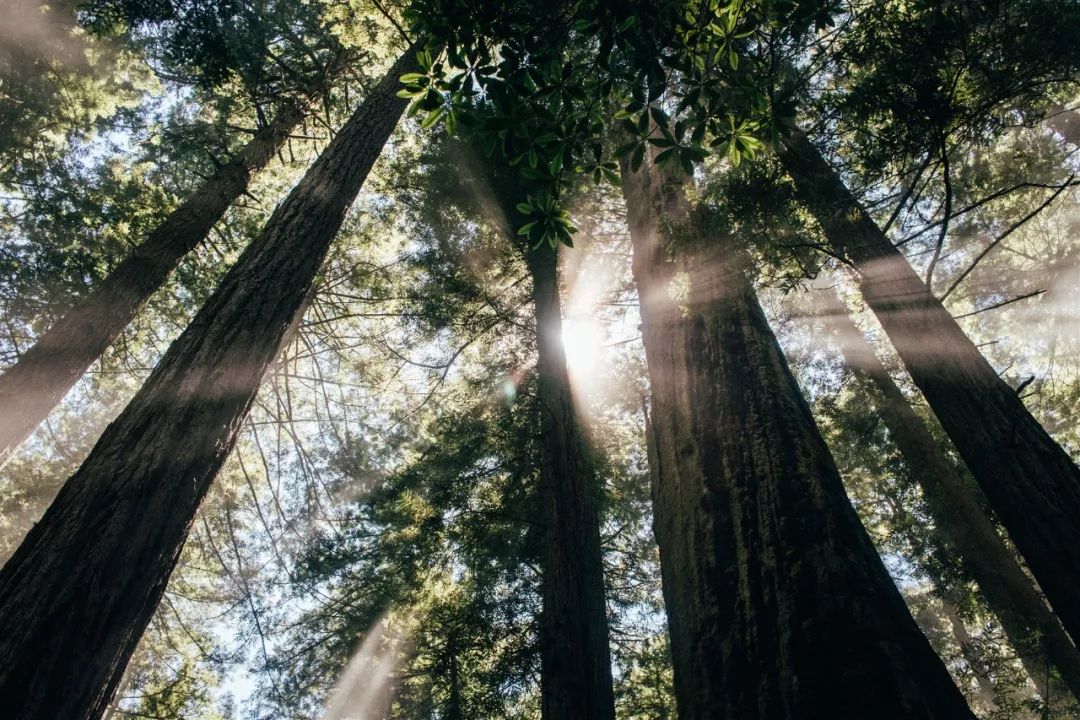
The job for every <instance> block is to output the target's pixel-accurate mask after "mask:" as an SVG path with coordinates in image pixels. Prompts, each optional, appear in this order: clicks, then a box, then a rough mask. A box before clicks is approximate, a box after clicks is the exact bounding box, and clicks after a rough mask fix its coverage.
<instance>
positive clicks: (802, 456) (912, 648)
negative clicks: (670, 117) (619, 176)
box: [623, 165, 972, 720]
mask: <svg viewBox="0 0 1080 720" xmlns="http://www.w3.org/2000/svg"><path fill="white" fill-rule="evenodd" d="M658 182H659V181H658V179H655V177H654V176H653V173H652V172H649V171H648V170H643V171H642V172H639V173H631V172H629V169H628V168H627V167H625V165H624V168H623V186H624V194H625V196H626V203H627V209H628V216H629V225H630V230H631V238H632V240H633V245H634V257H633V272H634V278H635V281H636V283H637V286H638V292H639V295H640V298H641V315H642V336H643V340H644V344H645V352H646V357H647V360H648V366H649V378H650V383H651V387H652V415H651V418H650V431H651V437H650V438H649V446H650V448H649V449H650V456H651V457H650V471H651V474H652V478H653V503H654V509H655V524H654V529H655V532H656V539H657V543H658V545H659V547H660V560H661V573H662V580H663V591H664V600H665V604H666V607H667V613H668V622H669V632H670V637H671V649H672V656H673V661H674V670H675V695H676V698H677V701H678V712H679V717H680V719H681V720H698V719H702V720H704V719H706V718H707V719H708V720H724V719H730V720H781V719H784V720H787V719H791V720H794V719H795V718H799V719H801V720H807V719H811V718H815V719H816V718H864V717H865V718H870V717H873V718H897V719H899V718H905V719H911V718H940V719H944V718H950V719H951V718H970V717H972V715H971V713H970V710H969V709H968V708H967V706H966V704H965V702H964V699H963V697H962V696H961V694H960V692H959V690H957V688H956V687H955V685H953V683H952V680H951V679H950V677H949V675H948V673H947V672H946V670H945V667H944V666H943V664H942V663H941V660H940V659H939V658H938V657H937V656H936V655H935V654H934V651H933V650H932V648H931V647H930V644H929V642H928V641H927V640H926V638H925V637H924V636H923V635H922V634H921V633H920V631H919V629H918V627H917V626H916V624H915V622H914V620H913V619H912V618H911V615H910V614H909V612H908V610H907V607H906V606H905V604H904V601H903V599H902V598H901V597H900V594H899V592H898V591H897V589H896V587H895V586H894V585H893V583H892V581H891V579H890V578H889V576H888V574H887V572H886V570H885V567H884V565H883V564H882V562H881V559H880V558H879V557H878V555H877V553H876V551H875V550H874V547H873V545H872V544H871V543H870V540H869V538H868V536H867V535H866V532H865V531H864V530H863V528H862V526H861V525H860V523H859V520H858V518H857V517H856V515H855V512H854V509H853V508H852V507H851V504H850V502H849V501H848V499H847V497H846V495H845V493H844V489H843V485H842V483H841V481H840V477H839V474H838V472H837V470H836V467H835V464H834V463H833V461H832V458H831V456H830V455H829V452H828V450H827V448H826V447H825V444H824V441H823V439H822V437H821V435H820V433H819V432H818V430H817V427H816V425H815V424H814V421H813V418H812V417H811V415H810V411H809V408H808V406H807V405H806V402H805V401H804V400H803V398H802V395H801V393H800V391H799V389H798V387H797V386H796V385H795V381H794V378H793V377H792V375H791V373H790V371H789V369H788V367H787V364H786V363H785V361H784V358H783V355H782V354H781V352H780V348H779V346H778V345H777V342H776V339H775V337H774V336H773V334H772V331H771V330H770V328H769V326H768V323H767V321H766V319H765V317H764V314H763V313H762V310H761V308H760V306H759V305H758V302H757V298H756V297H755V295H754V291H753V288H752V286H751V284H750V282H749V281H748V279H747V278H746V276H745V274H744V273H743V272H742V268H741V267H740V265H739V263H738V261H736V260H735V258H737V257H738V253H737V252H736V251H734V250H733V249H731V248H727V247H724V244H725V242H724V241H723V240H722V239H720V237H718V236H717V235H716V234H712V233H710V234H709V236H708V237H705V236H703V234H702V233H701V232H700V231H698V230H696V229H694V227H693V225H694V223H693V222H692V221H691V222H689V223H687V222H686V218H687V217H688V215H689V211H688V210H687V207H686V199H685V196H684V195H683V193H682V191H681V190H680V189H679V188H678V187H677V186H668V187H667V188H665V189H664V192H663V197H661V198H660V199H658V196H659V195H660V192H659V191H660V188H659V186H658V185H657V184H656V183H658ZM665 220H672V221H674V222H676V223H677V224H679V226H680V230H679V231H680V232H681V233H683V234H684V235H688V236H689V237H684V235H679V239H678V243H679V244H678V253H677V255H676V256H675V257H674V258H673V257H671V256H670V255H669V250H668V249H667V248H665V246H664V243H663V242H662V241H661V237H660V233H659V232H658V226H659V225H660V224H661V223H663V222H664V221H665ZM727 244H730V243H727ZM673 281H674V285H673ZM672 287H682V288H688V291H686V292H685V294H684V295H683V296H682V297H681V299H680V301H679V302H678V303H676V301H675V300H673V299H672V296H671V294H670V292H669V290H670V289H671V288H672Z"/></svg>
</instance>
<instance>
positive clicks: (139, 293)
mask: <svg viewBox="0 0 1080 720" xmlns="http://www.w3.org/2000/svg"><path fill="white" fill-rule="evenodd" d="M303 117H304V109H303V107H302V105H301V104H300V103H299V102H292V101H290V102H288V103H286V104H284V105H282V107H281V108H280V110H279V111H278V113H277V116H276V117H275V118H274V119H273V120H272V121H271V122H270V123H269V124H268V125H266V126H265V127H262V128H260V129H259V130H258V131H257V132H256V133H255V135H254V136H253V137H252V138H251V140H250V141H248V143H247V145H245V146H244V148H243V149H242V150H241V151H240V152H239V153H238V154H237V155H236V156H235V157H234V158H232V159H231V160H230V161H229V162H227V163H225V164H224V165H222V166H221V167H219V168H218V169H217V171H216V172H214V174H213V175H211V176H210V178H209V179H207V180H206V182H204V183H203V184H202V185H200V186H199V187H198V188H197V189H196V190H195V191H194V192H193V193H192V194H191V196H190V197H188V198H187V199H186V200H185V201H184V202H183V203H182V204H181V205H180V206H179V207H178V208H176V210H174V211H172V212H171V213H169V215H168V217H166V218H165V219H164V220H163V221H162V222H161V224H160V225H158V226H157V227H156V228H155V229H154V230H153V231H152V232H151V233H150V235H149V236H147V238H146V240H145V241H144V242H143V243H141V244H140V245H139V246H138V247H136V248H135V250H133V251H132V253H131V254H130V255H128V256H127V257H126V258H124V259H123V260H122V261H120V263H119V264H118V265H117V266H116V267H115V268H114V269H113V270H112V272H110V273H109V274H108V276H107V277H106V278H105V279H104V280H102V281H101V283H100V284H99V285H97V286H96V287H95V288H93V289H92V290H91V291H90V293H89V294H87V295H86V296H84V297H82V298H79V299H78V300H77V301H76V302H75V304H74V305H73V306H72V307H71V309H70V310H68V311H67V312H66V313H65V314H64V315H63V316H62V317H61V318H60V319H59V320H57V321H56V322H55V323H54V324H53V325H52V327H50V328H49V329H48V330H47V331H46V332H44V333H43V334H42V335H41V336H40V337H39V338H38V339H37V341H36V342H35V343H34V345H33V347H31V348H30V349H29V350H27V351H26V352H25V353H23V354H22V356H21V357H20V358H19V360H18V362H16V363H15V364H14V365H12V366H11V367H10V368H8V369H7V370H6V371H5V372H4V374H3V375H0V465H3V464H4V463H5V462H6V461H7V459H8V458H9V457H11V454H12V453H13V452H14V451H15V450H16V449H17V448H18V447H19V445H20V444H22V442H23V441H24V440H26V438H27V437H29V436H30V434H31V433H32V432H33V431H34V429H35V428H36V427H37V426H38V425H40V424H41V422H42V421H43V420H44V419H45V417H46V416H47V415H48V414H49V413H50V412H51V411H52V409H53V408H55V407H56V406H57V405H58V404H59V403H60V401H61V400H63V398H64V395H66V394H67V392H68V390H70V389H71V387H72V385H74V384H75V383H76V382H78V380H79V378H80V377H82V375H83V373H85V372H86V370H87V369H88V368H89V367H90V366H91V365H93V364H94V362H95V361H96V360H97V359H98V358H99V357H101V354H102V353H103V352H105V350H106V349H107V348H108V347H109V345H111V344H112V342H113V340H115V339H116V336H117V335H119V334H120V332H121V331H123V329H124V328H125V327H127V325H128V323H130V322H131V320H132V319H133V318H134V317H135V315H136V314H137V313H138V312H139V310H140V309H141V308H142V306H143V305H144V304H145V303H146V301H147V299H148V298H149V297H150V296H151V295H153V294H154V292H155V291H157V289H158V288H160V287H161V285H162V283H164V282H165V279H166V278H167V277H168V276H169V274H170V273H171V272H172V271H173V270H174V269H175V268H176V266H177V265H179V264H180V261H181V260H182V259H183V257H184V256H185V255H187V254H188V253H189V252H191V251H192V250H194V249H195V247H197V246H198V245H199V244H200V243H201V242H202V241H203V240H204V239H205V238H206V236H207V234H208V233H209V232H210V229H211V228H212V227H213V226H214V224H215V223H216V222H217V221H218V220H220V219H221V217H222V216H223V215H224V214H225V211H226V210H227V209H228V207H229V206H230V205H231V204H232V203H233V202H234V201H235V200H236V199H237V198H238V197H240V195H242V194H243V193H244V192H245V191H246V190H247V188H248V184H249V183H250V181H251V178H252V176H254V174H255V173H256V172H258V171H259V170H260V169H262V168H263V167H265V166H266V164H267V163H268V162H269V161H270V159H271V158H272V157H273V156H274V154H275V153H277V151H278V150H279V149H280V148H281V146H282V144H283V143H284V142H285V140H286V138H287V137H288V136H289V133H290V132H292V130H293V128H295V127H296V125H297V124H299V122H300V121H301V120H302V119H303Z"/></svg>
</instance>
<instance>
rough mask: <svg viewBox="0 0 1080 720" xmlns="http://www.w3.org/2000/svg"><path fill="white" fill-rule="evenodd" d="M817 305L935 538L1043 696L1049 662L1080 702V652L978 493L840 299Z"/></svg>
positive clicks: (829, 296)
mask: <svg viewBox="0 0 1080 720" xmlns="http://www.w3.org/2000/svg"><path fill="white" fill-rule="evenodd" d="M819 298H820V301H821V308H822V310H823V311H824V315H825V318H826V322H827V323H828V324H829V325H830V326H831V329H832V332H833V334H834V335H835V336H836V340H837V344H838V345H839V347H840V350H841V352H842V353H843V355H844V360H845V362H846V363H847V365H848V367H849V368H850V369H851V371H852V372H853V373H854V374H855V376H856V377H857V378H858V380H859V382H860V386H861V389H862V390H863V391H864V392H865V393H866V395H867V397H868V398H869V400H870V401H871V402H872V403H873V405H874V407H875V409H876V410H877V412H878V414H879V415H880V416H881V419H882V421H883V422H884V423H885V427H886V428H888V430H889V436H890V437H891V438H892V440H893V442H895V443H896V447H897V448H899V450H900V453H901V454H902V455H903V457H904V462H905V463H906V464H907V466H908V469H909V471H910V474H911V478H912V479H913V480H914V481H916V482H918V483H919V486H920V487H921V488H922V490H923V494H924V496H925V497H926V503H927V507H928V508H929V510H930V513H931V514H932V516H933V518H934V522H935V525H936V527H937V529H938V532H940V533H941V536H942V537H943V539H944V540H945V541H946V543H947V544H948V545H949V546H950V547H952V549H953V550H954V551H955V552H956V554H957V555H958V556H959V557H960V560H961V562H962V563H963V565H964V567H965V569H966V570H967V571H968V574H969V575H970V576H971V578H972V579H973V580H975V582H976V583H978V585H979V588H980V589H981V590H982V593H983V596H984V597H985V598H986V602H987V604H988V605H989V606H990V609H991V610H993V612H994V614H996V615H997V616H998V619H999V620H1000V621H1001V626H1002V628H1004V630H1005V633H1006V635H1008V637H1009V641H1010V642H1011V643H1012V644H1013V647H1015V648H1016V651H1017V652H1018V653H1019V654H1020V657H1021V659H1022V660H1023V661H1024V666H1025V667H1026V668H1027V670H1028V674H1029V675H1030V676H1031V678H1032V680H1033V681H1034V682H1035V684H1036V686H1037V687H1038V688H1039V691H1040V692H1041V693H1042V694H1043V695H1044V696H1045V695H1046V687H1045V682H1044V676H1045V660H1046V659H1049V660H1050V662H1051V663H1052V664H1053V665H1054V666H1056V667H1057V668H1058V672H1059V673H1060V674H1061V677H1062V679H1063V681H1064V682H1065V684H1066V685H1067V686H1068V687H1069V689H1070V691H1071V692H1072V693H1073V695H1074V696H1075V697H1078V698H1080V651H1078V650H1077V648H1076V646H1075V645H1073V643H1072V641H1071V640H1070V639H1069V636H1068V635H1067V634H1066V632H1065V629H1064V628H1062V627H1061V623H1059V622H1058V620H1057V618H1055V617H1054V615H1053V613H1051V612H1050V608H1049V607H1047V605H1046V602H1045V601H1044V600H1043V598H1042V596H1041V595H1040V594H1039V593H1038V591H1037V590H1036V589H1035V586H1034V585H1033V584H1032V582H1031V580H1030V579H1029V578H1028V576H1027V574H1026V573H1025V572H1024V570H1023V568H1021V567H1020V563H1019V562H1017V560H1016V558H1015V556H1014V555H1013V553H1012V552H1011V551H1010V550H1009V548H1008V547H1007V546H1006V545H1005V543H1004V541H1002V539H1001V537H1000V536H999V535H998V533H997V528H995V527H994V524H993V523H992V522H991V521H990V518H989V517H988V516H987V515H986V513H985V512H983V509H982V507H981V505H980V500H979V497H978V495H977V491H976V490H975V489H974V488H972V487H970V486H968V485H967V483H965V481H964V479H963V478H962V477H961V476H960V474H959V473H958V472H957V469H956V467H954V466H953V464H952V462H951V461H950V460H949V458H948V457H947V456H946V455H945V452H944V450H943V449H942V448H941V446H940V444H939V443H938V442H937V441H935V440H934V437H933V435H931V434H930V431H929V430H928V429H927V427H926V424H925V423H924V422H923V421H922V419H920V418H919V416H918V415H916V414H915V411H914V410H912V408H911V405H910V404H909V403H908V401H907V398H905V397H904V394H903V392H901V390H900V388H899V387H897V386H896V383H895V382H893V379H892V377H890V376H889V373H888V371H887V370H886V369H885V366H884V365H882V364H881V361H880V360H879V359H878V356H877V354H876V353H875V352H874V349H873V348H872V347H871V346H870V344H869V343H868V342H867V341H866V338H865V337H864V336H863V334H862V331H860V330H859V328H858V327H856V326H855V323H854V322H852V320H851V317H850V316H849V315H848V313H847V310H846V309H845V308H844V306H843V305H842V304H841V303H840V301H839V300H838V299H837V297H836V296H835V294H833V292H832V291H831V290H823V291H821V293H820V294H819Z"/></svg>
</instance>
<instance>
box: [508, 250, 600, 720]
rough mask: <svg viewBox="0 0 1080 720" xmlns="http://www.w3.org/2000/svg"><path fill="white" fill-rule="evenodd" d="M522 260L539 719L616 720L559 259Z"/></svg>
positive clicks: (595, 509)
mask: <svg viewBox="0 0 1080 720" xmlns="http://www.w3.org/2000/svg"><path fill="white" fill-rule="evenodd" d="M526 257H527V259H528V264H529V270H530V272H531V274H532V279H533V302H534V307H535V312H536V336H537V342H536V344H537V354H538V358H537V374H538V388H537V397H538V400H539V404H540V413H541V416H542V418H541V428H542V432H543V438H542V440H541V454H542V459H541V464H540V484H541V498H542V499H541V502H542V507H543V521H544V526H545V543H544V545H545V547H544V555H543V558H544V563H543V567H542V570H543V580H542V585H543V589H542V595H543V612H542V616H541V619H540V692H541V710H542V716H543V718H544V720H578V719H579V718H589V719H590V720H612V719H613V718H614V717H615V697H614V690H613V685H612V679H611V654H610V649H609V647H608V624H607V607H606V603H605V591H604V575H603V559H602V554H601V547H600V521H599V516H600V495H601V490H600V487H599V484H598V482H597V478H596V473H595V470H594V468H593V464H592V461H591V455H590V451H589V448H588V444H587V442H586V439H585V436H584V433H583V431H582V428H581V425H580V423H579V421H578V416H577V411H576V410H575V407H574V399H573V395H572V393H571V388H570V378H569V375H568V373H567V368H566V355H565V352H564V350H563V346H562V310H561V305H560V301H559V285H558V270H557V264H556V263H557V255H556V252H555V251H554V250H552V249H551V248H548V247H546V246H545V247H543V248H540V249H538V250H534V251H530V252H528V254H527V256H526Z"/></svg>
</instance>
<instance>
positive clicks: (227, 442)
mask: <svg viewBox="0 0 1080 720" xmlns="http://www.w3.org/2000/svg"><path fill="white" fill-rule="evenodd" d="M411 58H412V53H411V52H410V53H407V54H406V55H405V56H403V57H402V58H401V59H400V60H398V62H397V63H396V64H395V65H394V66H393V67H392V68H391V69H390V70H389V72H388V74H387V75H386V77H384V78H383V80H382V81H381V82H380V83H379V85H378V86H377V87H376V88H375V89H374V90H373V91H372V93H371V95H370V96H369V97H368V98H367V99H366V100H365V101H364V103H363V104H362V105H361V106H360V107H359V108H358V109H357V110H356V112H355V113H354V114H353V115H352V117H351V118H350V119H349V121H348V122H347V123H346V124H345V126H344V127H343V128H342V129H341V130H340V131H339V132H338V133H337V135H336V136H335V137H334V139H333V140H332V141H331V142H330V143H329V145H328V146H327V147H326V150H325V151H324V152H323V153H322V155H320V157H319V158H318V160H316V161H315V163H314V165H312V167H311V169H310V170H308V172H307V173H306V174H305V175H304V177H303V179H302V180H301V181H300V182H299V184H298V185H297V186H296V187H295V188H294V189H293V191H292V192H291V193H290V194H289V197H288V198H287V199H286V200H285V201H284V202H283V203H282V204H281V205H280V206H279V207H278V208H277V210H275V211H274V214H273V215H272V216H271V218H270V220H269V221H268V222H267V225H266V227H265V228H264V229H263V232H262V233H261V234H260V236H259V237H258V238H257V239H256V240H255V241H254V242H253V243H252V244H251V245H250V246H249V247H248V248H247V250H246V251H245V252H244V253H243V255H242V256H241V258H240V260H239V261H238V262H237V264H236V266H235V267H233V268H232V270H230V272H229V273H228V274H227V275H226V277H225V279H224V280H223V281H222V283H221V285H220V286H219V287H218V289H217V290H216V291H215V292H214V294H213V295H212V296H211V298H210V299H209V300H208V301H207V303H206V305H205V306H204V307H203V308H202V310H201V311H200V312H199V314H198V315H197V316H196V317H195V319H194V320H193V321H192V323H191V325H190V326H189V327H188V328H187V330H185V332H184V333H183V334H182V335H181V336H180V338H179V339H177V340H176V341H175V342H174V343H173V344H172V346H171V347H170V348H169V350H168V351H167V352H166V354H165V357H164V358H163V359H162V360H161V362H160V363H159V364H158V366H157V368H156V369H155V370H154V372H153V373H152V374H151V376H150V378H149V379H148V380H147V381H146V384H145V385H144V386H143V387H142V389H141V390H140V391H139V392H138V394H137V395H136V396H135V398H134V399H133V400H132V401H131V403H129V405H128V406H127V408H126V409H125V410H124V412H123V413H122V414H121V415H120V417H119V418H117V420H116V421H115V422H113V423H112V424H111V425H110V426H109V427H108V429H107V430H106V431H105V433H104V435H103V436H102V438H101V440H100V441H99V442H98V444H97V445H96V446H95V447H94V449H93V451H92V452H91V453H90V456H89V457H88V458H87V460H86V461H85V462H84V463H83V465H82V467H80V468H79V470H78V471H77V472H76V473H75V474H74V475H73V476H72V477H71V478H70V479H69V480H68V481H67V483H66V484H65V485H64V487H63V489H62V490H61V491H60V493H59V495H58V496H57V498H56V500H55V501H54V502H53V504H52V505H51V506H50V507H49V509H48V511H47V512H46V513H45V516H44V517H43V518H42V520H41V522H39V523H38V524H37V525H36V526H35V527H34V528H33V529H32V530H31V531H30V533H29V534H28V535H27V537H26V539H25V540H24V542H23V543H22V545H21V546H20V547H19V549H18V550H17V551H16V552H15V554H14V555H13V556H12V558H11V559H10V560H9V561H8V563H7V564H6V565H5V566H4V568H3V570H2V571H0V707H3V708H4V714H5V717H8V718H12V720H29V719H30V718H65V719H68V718H70V719H71V720H81V719H83V718H98V717H100V715H101V714H102V712H103V711H104V710H105V708H106V706H107V704H108V701H109V698H110V697H111V695H112V692H113V690H114V689H115V687H116V684H117V682H118V681H119V680H120V677H121V675H122V673H123V670H124V666H125V664H126V662H127V660H128V658H129V657H130V655H131V652H132V651H133V650H134V648H135V645H136V643H137V642H138V639H139V636H140V635H141V634H142V632H143V630H144V629H145V627H146V624H147V622H148V621H149V619H150V617H151V614H152V613H153V611H154V608H155V607H156V605H157V603H158V601H159V599H160V598H161V595H162V593H163V592H164V590H165V586H166V583H167V581H168V579H169V575H170V573H171V572H172V569H173V567H174V566H175V564H176V561H177V558H178V557H179V554H180V550H181V548H182V546H183V543H184V539H185V538H186V536H187V533H188V530H189V528H190V526H191V523H192V521H193V519H194V517H195V513H196V511H197V509H198V507H199V504H200V502H201V501H202V499H203V497H204V496H205V494H206V492H207V490H208V489H209V487H210V485H211V483H212V481H213V479H214V476H215V474H216V473H217V471H218V469H219V468H220V466H221V464H222V462H224V460H225V458H226V456H227V455H228V453H229V451H230V450H231V449H232V447H233V444H234V443H235V440H236V434H237V431H238V430H239V428H240V425H241V423H242V421H243V418H244V416H245V414H246V413H247V411H248V408H249V407H250V405H251V403H252V401H253V398H254V396H255V393H256V391H257V389H258V386H259V382H260V380H261V378H262V376H263V374H264V372H265V371H266V369H267V367H268V366H269V365H270V363H271V362H272V361H273V359H274V356H275V355H276V353H277V351H278V349H279V345H280V343H281V340H282V338H283V337H284V335H285V333H286V332H287V330H288V328H289V327H290V326H291V324H292V323H293V321H294V319H295V316H296V313H297V312H299V311H300V309H301V306H302V303H303V300H304V298H305V296H306V294H307V293H308V291H309V289H310V288H311V286H312V283H313V279H314V277H315V274H316V272H317V271H318V269H319V266H320V264H321V263H322V260H323V258H324V257H325V255H326V253H327V249H328V247H329V245H330V243H331V241H332V240H333V238H334V236H335V234H336V233H337V231H338V229H339V228H340V226H341V223H342V220H343V218H344V216H345V213H346V211H347V210H348V208H349V205H350V204H351V203H352V201H353V199H354V198H355V197H356V194H357V193H358V192H359V189H360V187H361V185H362V184H363V181H364V179H365V178H366V176H367V174H368V172H369V170H370V169H371V167H372V165H373V164H374V162H375V160H376V158H378V156H379V153H380V151H381V149H382V147H383V145H384V143H385V142H386V140H387V138H388V137H389V135H390V133H391V132H392V131H393V128H394V126H395V125H396V124H397V121H398V118H399V117H400V115H401V112H402V110H403V109H404V105H405V100H403V99H401V98H398V97H396V96H395V93H396V91H397V89H398V87H399V82H398V77H399V76H400V75H401V74H402V73H403V72H406V71H407V70H410V69H412V68H413V66H414V62H413V61H412V59H411Z"/></svg>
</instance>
